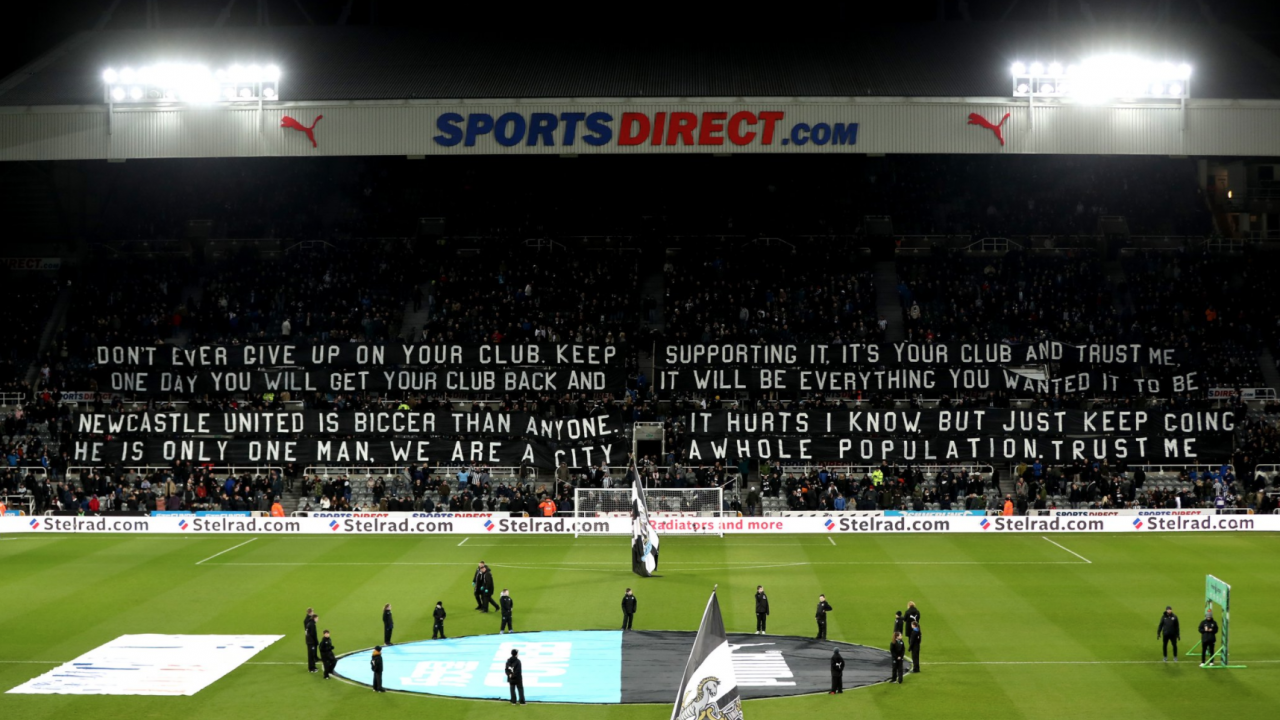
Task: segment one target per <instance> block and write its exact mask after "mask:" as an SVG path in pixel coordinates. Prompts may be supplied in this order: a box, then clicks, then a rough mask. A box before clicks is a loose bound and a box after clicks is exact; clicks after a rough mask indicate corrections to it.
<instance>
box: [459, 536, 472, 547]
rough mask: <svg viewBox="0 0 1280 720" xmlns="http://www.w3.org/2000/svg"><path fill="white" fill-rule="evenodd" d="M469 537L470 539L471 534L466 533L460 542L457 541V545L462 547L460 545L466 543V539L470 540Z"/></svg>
mask: <svg viewBox="0 0 1280 720" xmlns="http://www.w3.org/2000/svg"><path fill="white" fill-rule="evenodd" d="M470 539H471V536H470V535H468V536H467V537H464V538H462V542H460V543H458V547H462V546H463V545H465V544H466V543H467V541H468V540H470Z"/></svg>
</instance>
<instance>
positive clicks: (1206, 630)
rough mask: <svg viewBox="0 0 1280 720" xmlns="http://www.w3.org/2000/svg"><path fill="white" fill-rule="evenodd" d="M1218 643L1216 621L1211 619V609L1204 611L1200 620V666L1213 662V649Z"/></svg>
mask: <svg viewBox="0 0 1280 720" xmlns="http://www.w3.org/2000/svg"><path fill="white" fill-rule="evenodd" d="M1217 644H1218V621H1217V620H1214V619H1213V611H1212V610H1205V611H1204V620H1202V621H1200V667H1204V666H1206V665H1212V664H1213V649H1214V646H1216V645H1217Z"/></svg>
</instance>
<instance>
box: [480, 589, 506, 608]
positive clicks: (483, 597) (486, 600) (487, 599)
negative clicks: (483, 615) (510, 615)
mask: <svg viewBox="0 0 1280 720" xmlns="http://www.w3.org/2000/svg"><path fill="white" fill-rule="evenodd" d="M490 605H492V606H493V609H494V610H501V609H502V606H500V605H498V603H496V602H494V601H493V596H492V595H490V594H489V593H487V592H481V593H480V609H481V610H483V611H485V612H489V606H490Z"/></svg>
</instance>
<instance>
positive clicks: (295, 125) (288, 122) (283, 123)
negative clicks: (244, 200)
mask: <svg viewBox="0 0 1280 720" xmlns="http://www.w3.org/2000/svg"><path fill="white" fill-rule="evenodd" d="M969 117H973V116H972V115H970V116H969ZM1005 117H1008V115H1006V116H1005ZM323 119H324V116H323V115H317V116H316V119H315V120H313V121H312V122H311V127H307V126H306V125H303V124H302V123H300V122H298V121H297V120H294V119H293V118H291V117H289V116H288V115H285V116H284V117H282V118H280V127H282V128H290V129H292V130H301V131H302V132H304V133H306V134H307V139H308V140H310V141H311V147H318V146H317V145H316V136H315V134H314V133H312V132H311V131H312V130H314V129H315V127H316V123H318V122H320V121H321V120H323ZM983 122H986V121H985V120H984V121H983ZM1000 144H1001V145H1003V144H1004V141H1003V140H1001V141H1000Z"/></svg>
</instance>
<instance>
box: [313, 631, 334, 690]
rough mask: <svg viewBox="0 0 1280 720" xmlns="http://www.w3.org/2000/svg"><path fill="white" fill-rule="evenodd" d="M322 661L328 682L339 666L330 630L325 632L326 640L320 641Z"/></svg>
mask: <svg viewBox="0 0 1280 720" xmlns="http://www.w3.org/2000/svg"><path fill="white" fill-rule="evenodd" d="M316 619H317V620H319V618H316ZM320 660H321V662H323V663H324V679H325V680H328V679H329V676H330V675H332V674H333V669H334V668H335V667H337V665H338V658H337V656H335V655H334V654H333V638H331V637H329V631H328V630H325V631H324V639H323V640H321V641H320Z"/></svg>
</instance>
